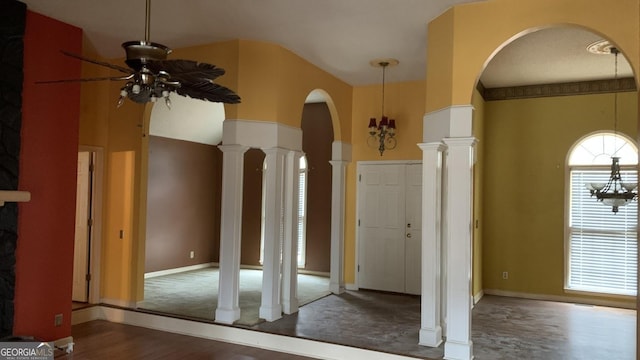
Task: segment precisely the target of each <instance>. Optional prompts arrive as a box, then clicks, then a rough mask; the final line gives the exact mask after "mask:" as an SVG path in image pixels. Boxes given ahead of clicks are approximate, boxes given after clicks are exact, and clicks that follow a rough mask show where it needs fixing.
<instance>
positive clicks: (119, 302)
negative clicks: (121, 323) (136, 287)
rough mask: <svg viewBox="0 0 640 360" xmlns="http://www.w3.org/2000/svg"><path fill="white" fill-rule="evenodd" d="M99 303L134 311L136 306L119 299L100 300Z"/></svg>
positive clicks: (134, 303) (133, 303)
mask: <svg viewBox="0 0 640 360" xmlns="http://www.w3.org/2000/svg"><path fill="white" fill-rule="evenodd" d="M100 302H101V303H103V304H107V305H113V306H119V307H123V308H129V309H135V308H136V307H137V304H136V302H135V301H127V300H121V299H106V298H102V299H101V300H100Z"/></svg>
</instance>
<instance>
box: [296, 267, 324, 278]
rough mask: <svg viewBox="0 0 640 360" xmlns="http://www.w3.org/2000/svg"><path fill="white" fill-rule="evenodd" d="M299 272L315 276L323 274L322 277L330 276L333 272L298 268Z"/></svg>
mask: <svg viewBox="0 0 640 360" xmlns="http://www.w3.org/2000/svg"><path fill="white" fill-rule="evenodd" d="M298 274H303V275H313V276H322V277H327V278H328V277H330V276H331V274H330V273H328V272H324V271H313V270H305V269H298Z"/></svg>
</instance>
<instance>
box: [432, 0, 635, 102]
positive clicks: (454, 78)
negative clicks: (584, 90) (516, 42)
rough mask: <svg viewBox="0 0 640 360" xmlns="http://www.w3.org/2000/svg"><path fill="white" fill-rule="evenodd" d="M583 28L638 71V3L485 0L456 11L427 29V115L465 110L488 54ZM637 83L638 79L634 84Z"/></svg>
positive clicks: (461, 7)
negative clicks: (530, 36) (561, 28)
mask: <svg viewBox="0 0 640 360" xmlns="http://www.w3.org/2000/svg"><path fill="white" fill-rule="evenodd" d="M560 24H571V25H577V26H583V27H585V28H587V29H590V30H592V31H593V32H595V33H599V34H602V35H603V36H604V37H605V38H607V39H609V40H611V41H613V42H614V43H615V44H616V45H617V46H618V48H619V49H621V50H622V52H623V53H624V55H625V57H626V58H627V59H628V60H629V62H630V63H631V64H632V67H633V68H634V69H635V73H636V74H637V73H638V69H640V52H639V44H640V41H639V40H638V36H639V31H640V30H639V29H640V2H639V1H638V0H617V1H602V0H561V1H559V0H488V1H482V2H477V3H470V4H464V5H459V6H456V7H454V8H452V9H450V10H449V11H447V12H446V13H444V14H443V15H441V16H440V17H438V18H436V19H435V20H434V21H432V22H430V23H429V27H428V29H429V32H428V43H427V46H428V48H429V51H428V53H427V79H428V80H429V81H428V82H427V102H426V110H427V111H426V112H431V111H434V110H438V109H441V108H444V107H447V106H449V105H467V104H470V103H471V96H472V94H473V89H474V87H475V84H476V80H477V79H478V77H479V76H480V74H481V73H482V70H483V69H484V67H485V65H486V64H487V63H488V62H489V61H490V59H491V57H492V56H493V54H495V53H496V52H497V51H498V50H499V49H500V48H502V47H503V46H505V45H506V44H507V43H508V42H510V41H511V40H513V39H515V38H517V37H520V36H523V35H525V34H526V33H527V32H530V31H533V30H534V29H540V28H543V27H549V26H558V25H560ZM636 81H638V79H636Z"/></svg>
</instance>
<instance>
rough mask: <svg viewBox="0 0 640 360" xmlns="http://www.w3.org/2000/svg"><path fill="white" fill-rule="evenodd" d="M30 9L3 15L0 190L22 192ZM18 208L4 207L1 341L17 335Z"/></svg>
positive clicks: (15, 4) (0, 209) (14, 8)
mask: <svg viewBox="0 0 640 360" xmlns="http://www.w3.org/2000/svg"><path fill="white" fill-rule="evenodd" d="M26 8H27V7H26V5H25V4H24V3H21V2H19V1H5V2H3V3H2V11H1V12H0V23H1V24H2V26H0V68H2V70H3V72H2V76H0V190H17V189H18V167H19V157H20V129H21V127H22V81H23V70H22V64H23V54H24V30H25V18H26ZM17 241H18V205H17V204H16V203H14V202H7V203H5V205H4V206H0V338H3V337H6V336H9V335H11V334H12V333H13V317H14V303H13V299H14V289H15V265H16V246H17Z"/></svg>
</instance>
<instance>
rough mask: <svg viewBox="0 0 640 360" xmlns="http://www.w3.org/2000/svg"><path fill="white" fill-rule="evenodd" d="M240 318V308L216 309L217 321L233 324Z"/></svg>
mask: <svg viewBox="0 0 640 360" xmlns="http://www.w3.org/2000/svg"><path fill="white" fill-rule="evenodd" d="M238 319H240V308H233V309H222V308H217V309H216V318H215V320H214V321H215V322H217V323H221V324H233V322H234V321H236V320H238Z"/></svg>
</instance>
